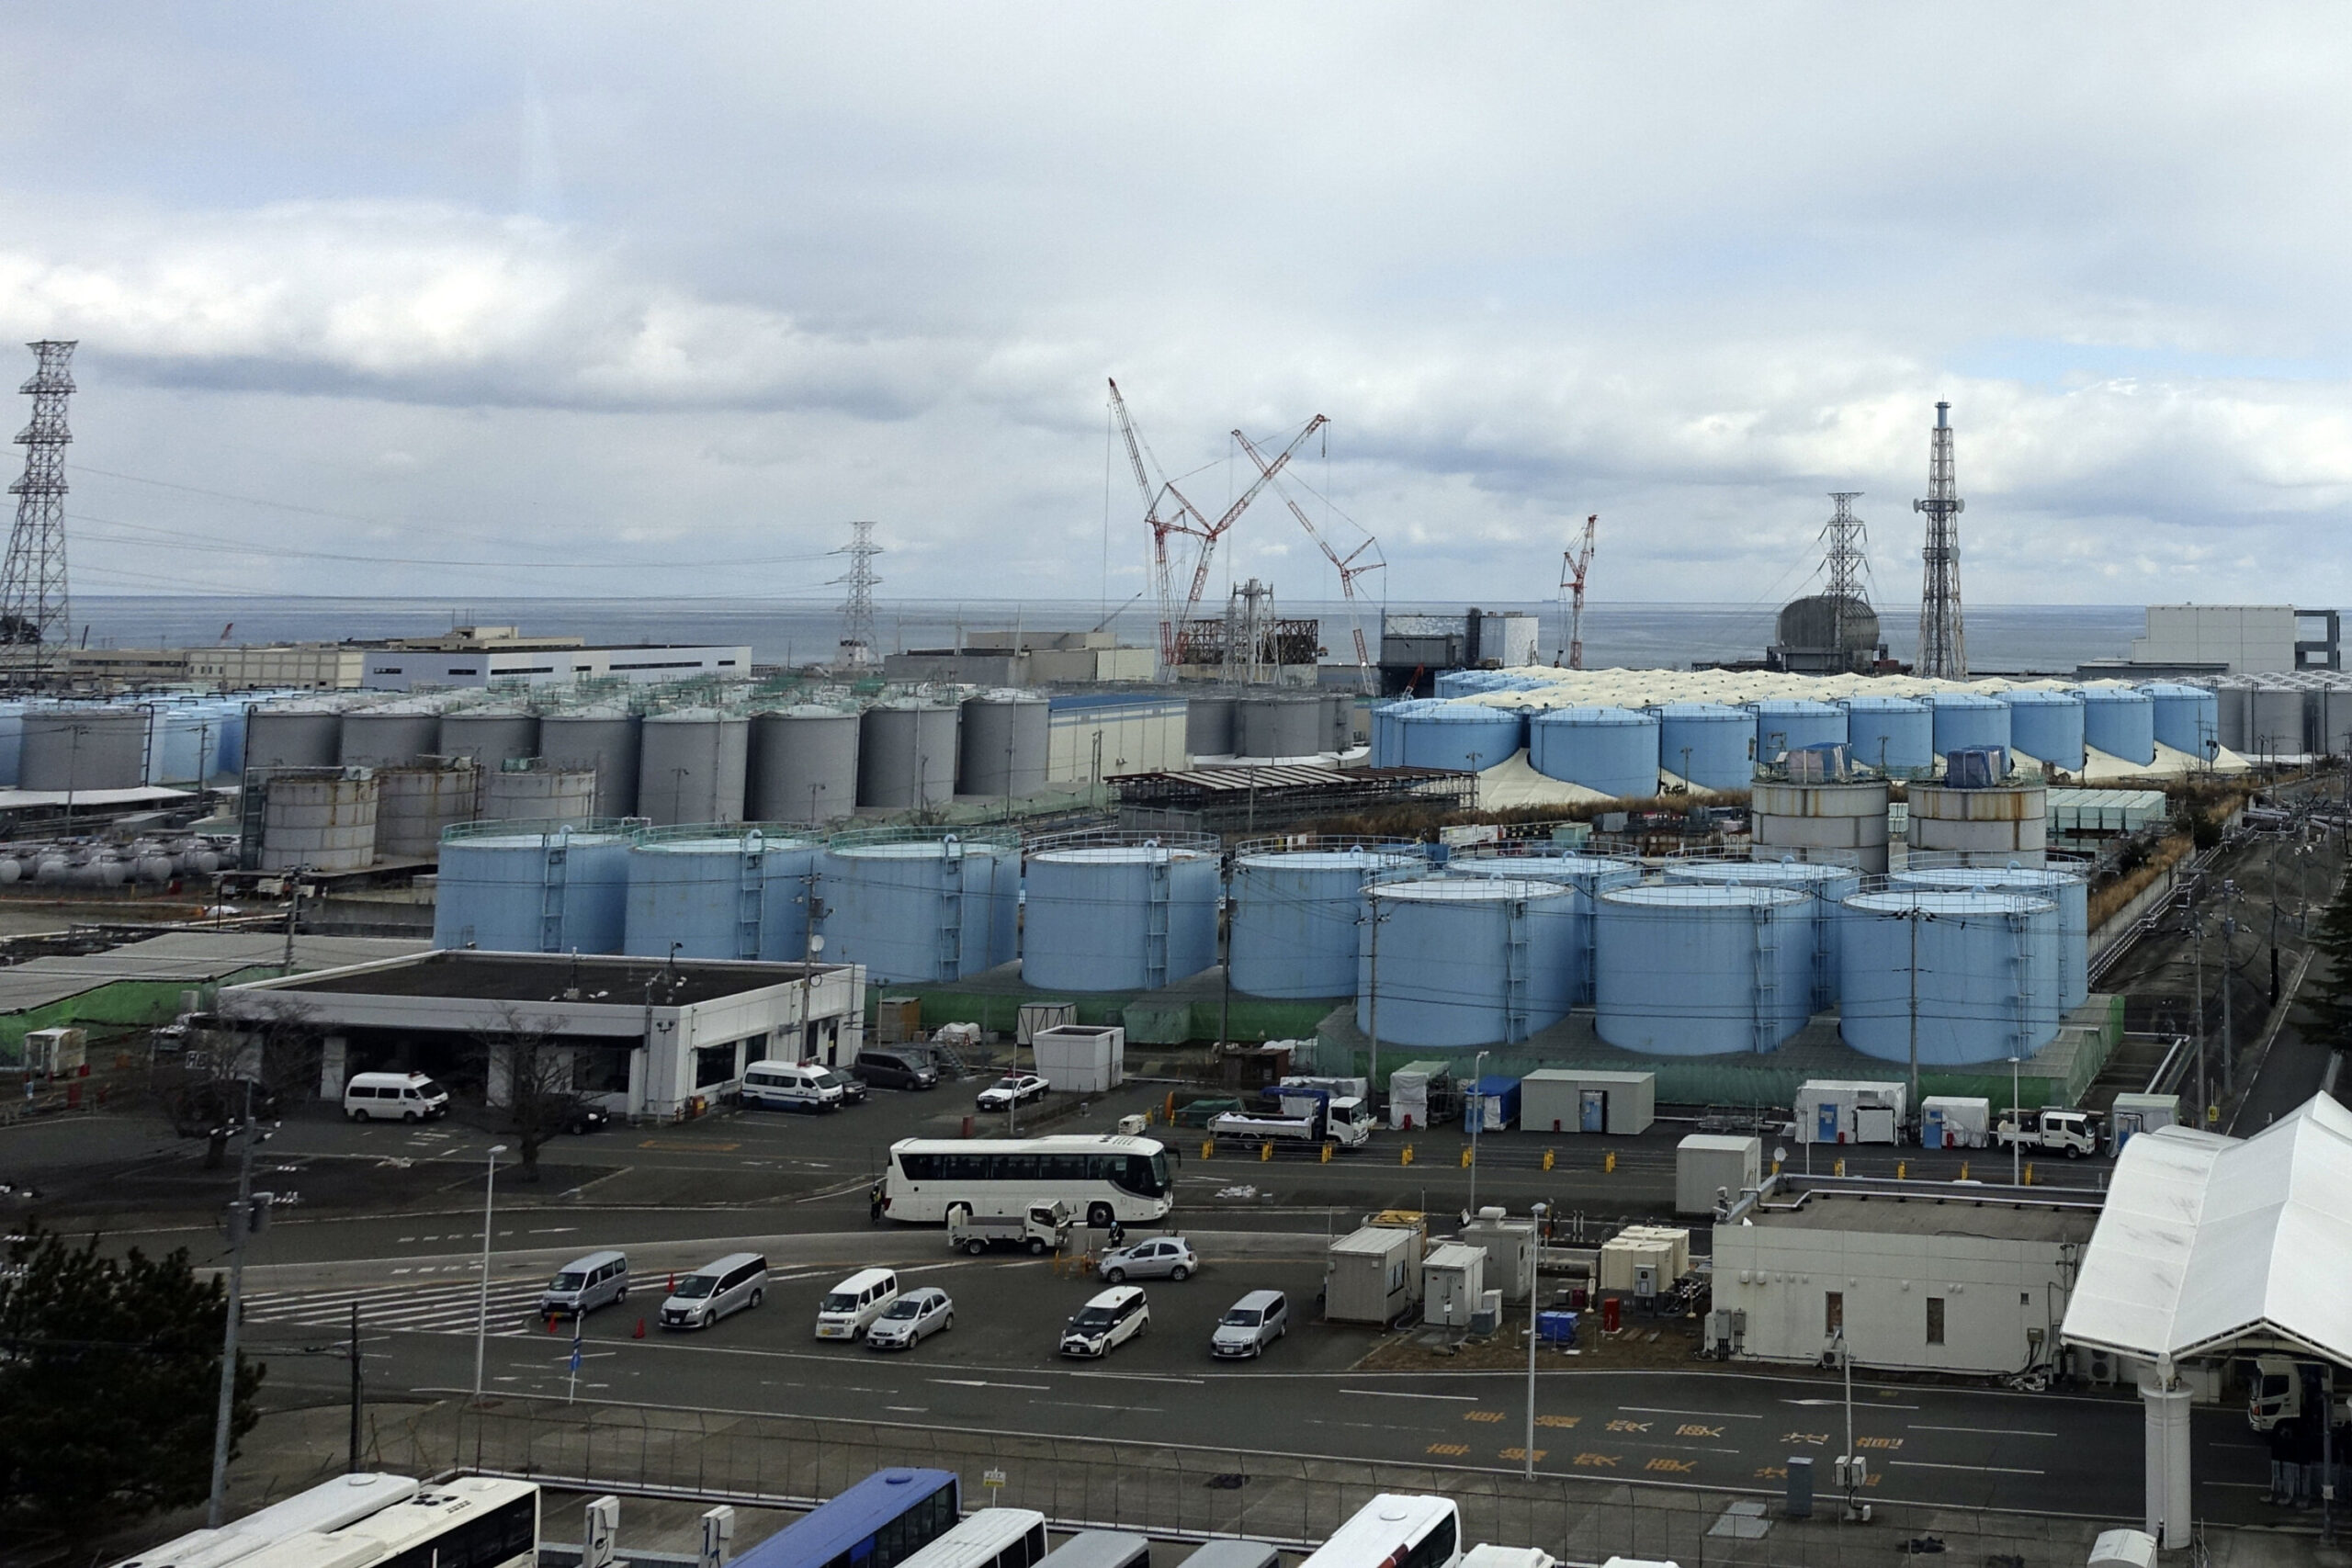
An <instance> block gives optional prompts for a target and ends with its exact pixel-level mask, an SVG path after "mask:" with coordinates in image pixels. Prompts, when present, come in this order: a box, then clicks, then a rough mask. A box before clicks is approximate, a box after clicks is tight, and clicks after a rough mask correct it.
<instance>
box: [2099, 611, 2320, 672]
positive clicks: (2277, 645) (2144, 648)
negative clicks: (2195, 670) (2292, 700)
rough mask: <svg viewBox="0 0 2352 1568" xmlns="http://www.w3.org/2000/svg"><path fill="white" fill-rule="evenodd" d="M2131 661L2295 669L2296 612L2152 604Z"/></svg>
mask: <svg viewBox="0 0 2352 1568" xmlns="http://www.w3.org/2000/svg"><path fill="white" fill-rule="evenodd" d="M2131 659H2132V661H2133V662H2134V663H2151V664H2182V663H2199V664H2205V663H2226V664H2227V665H2228V666H2229V667H2230V673H2231V674H2233V675H2258V674H2265V673H2275V672H2278V671H2286V670H2292V669H2294V668H2295V612H2294V609H2293V607H2292V606H2291V605H2287V604H2151V605H2149V606H2148V635H2147V636H2145V637H2134V638H2132V639H2131Z"/></svg>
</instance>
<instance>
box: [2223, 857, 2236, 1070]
mask: <svg viewBox="0 0 2352 1568" xmlns="http://www.w3.org/2000/svg"><path fill="white" fill-rule="evenodd" d="M2237 892H2238V889H2237V884H2236V883H2234V882H2223V883H2222V909H2223V910H2224V911H2225V912H2224V913H2223V914H2222V1098H2223V1099H2227V1098H2228V1097H2229V1094H2230V1090H2231V1089H2232V1088H2233V1080H2234V1078H2235V1077H2236V1069H2237V1063H2236V1060H2235V1058H2236V1055H2237V1043H2238V1037H2237V1031H2236V1030H2235V1029H2234V1028H2233V1027H2232V1020H2231V1017H2230V971H2231V970H2232V969H2233V968H2234V967H2235V966H2236V963H2237V934H2238V921H2237V917H2236V916H2235V915H2232V914H2229V913H2226V911H2227V910H2228V908H2229V907H2230V906H2229V901H2230V900H2231V899H2233V898H2235V897H2237Z"/></svg>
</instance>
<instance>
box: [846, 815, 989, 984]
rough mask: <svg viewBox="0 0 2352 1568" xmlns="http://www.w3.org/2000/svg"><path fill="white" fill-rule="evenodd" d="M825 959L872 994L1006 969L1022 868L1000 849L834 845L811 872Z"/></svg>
mask: <svg viewBox="0 0 2352 1568" xmlns="http://www.w3.org/2000/svg"><path fill="white" fill-rule="evenodd" d="M819 875H820V879H821V880H820V886H819V897H820V898H822V900H823V901H824V906H825V908H824V916H823V919H821V921H820V925H819V930H820V931H821V932H822V934H823V936H824V938H825V958H826V960H827V961H828V962H829V963H834V964H865V968H866V972H867V974H868V976H870V978H871V982H872V983H873V984H875V985H877V986H878V985H882V984H884V983H886V982H888V983H889V984H893V985H928V984H936V983H937V982H939V981H942V980H959V979H962V978H964V977H965V976H969V975H977V974H978V973H980V972H981V971H982V970H984V969H993V968H995V967H996V966H997V965H998V964H1009V963H1011V962H1012V957H1013V953H1014V951H1015V947H1016V943H1017V939H1018V931H1019V925H1018V922H1019V919H1020V890H1021V860H1020V854H1019V852H1018V851H1017V850H1016V849H1015V848H1014V847H1013V846H1012V844H1011V843H1009V842H1001V841H994V840H990V839H988V838H984V837H972V836H966V835H958V834H955V833H923V832H920V831H917V830H911V829H910V830H906V831H899V830H895V829H864V830H860V831H857V832H851V833H842V834H839V835H837V836H836V837H835V838H834V839H833V840H831V842H829V843H828V844H827V845H826V847H825V853H824V856H823V858H822V859H821V860H820V863H819Z"/></svg>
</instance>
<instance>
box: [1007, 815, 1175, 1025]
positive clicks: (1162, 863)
mask: <svg viewBox="0 0 2352 1568" xmlns="http://www.w3.org/2000/svg"><path fill="white" fill-rule="evenodd" d="M1216 899H1217V852H1216V840H1213V839H1199V840H1190V841H1183V840H1164V841H1163V840H1142V841H1136V842H1125V843H1122V842H1104V841H1103V840H1100V839H1090V840H1082V841H1078V842H1067V843H1063V844H1060V845H1058V846H1055V845H1052V844H1050V843H1049V844H1048V846H1047V847H1046V848H1043V849H1040V850H1036V851H1034V852H1032V853H1031V854H1030V856H1029V886H1028V898H1027V903H1026V906H1025V909H1024V913H1023V921H1022V939H1021V978H1022V980H1023V982H1024V983H1025V984H1027V985H1028V986H1030V987H1033V988H1039V989H1044V990H1050V991H1152V990H1158V989H1159V987H1162V986H1166V985H1170V984H1173V983H1174V982H1176V981H1178V980H1182V979H1184V978H1185V977H1186V976H1193V975H1197V974H1199V973H1200V972H1201V971H1202V970H1204V969H1206V968H1209V967H1210V966H1212V965H1213V964H1216Z"/></svg>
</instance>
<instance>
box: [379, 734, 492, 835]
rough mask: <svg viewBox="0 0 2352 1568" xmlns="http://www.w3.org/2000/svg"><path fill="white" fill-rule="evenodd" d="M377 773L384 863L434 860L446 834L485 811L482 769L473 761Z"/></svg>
mask: <svg viewBox="0 0 2352 1568" xmlns="http://www.w3.org/2000/svg"><path fill="white" fill-rule="evenodd" d="M374 772H375V774H376V856H377V858H378V859H379V860H430V859H431V858H433V857H434V856H435V855H436V854H438V853H440V852H441V835H442V834H443V833H445V832H447V831H448V830H449V829H451V828H454V827H456V826H457V825H458V823H460V822H470V821H472V820H473V819H474V818H475V816H476V815H477V813H478V812H479V810H480V808H481V769H480V768H478V767H476V766H475V765H474V764H473V763H472V761H469V760H466V759H462V758H461V759H458V760H457V761H451V762H446V763H444V762H438V761H435V762H433V763H431V764H429V765H425V766H420V767H406V768H378V769H376V770H374Z"/></svg>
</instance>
